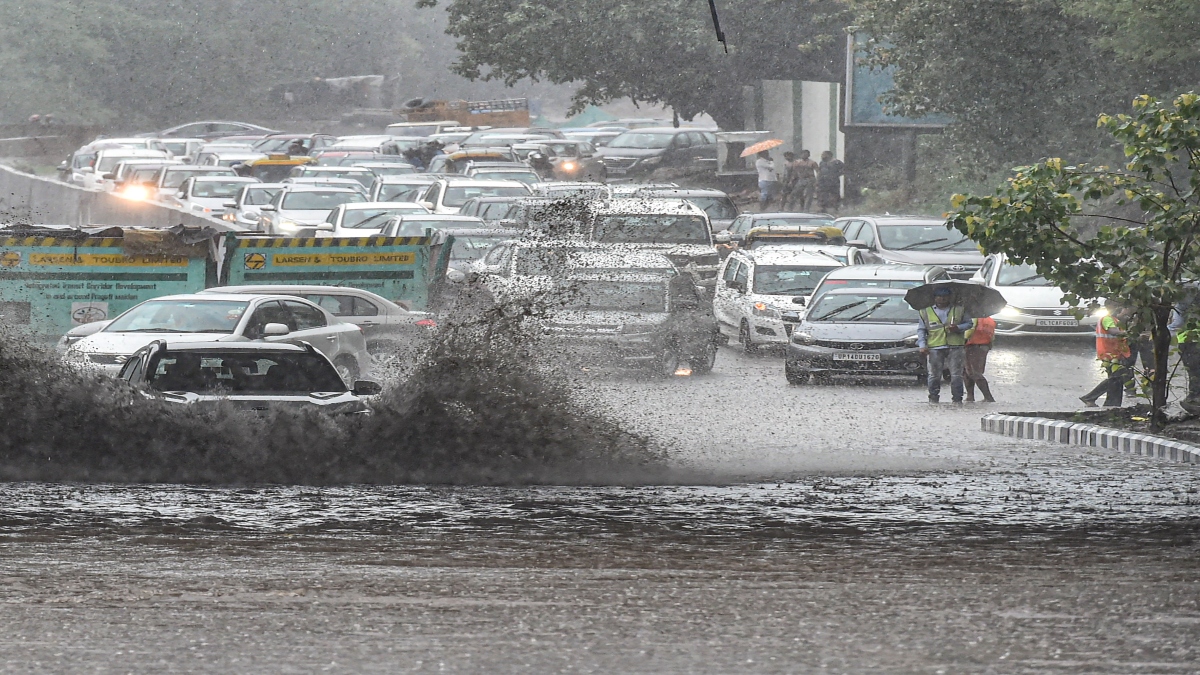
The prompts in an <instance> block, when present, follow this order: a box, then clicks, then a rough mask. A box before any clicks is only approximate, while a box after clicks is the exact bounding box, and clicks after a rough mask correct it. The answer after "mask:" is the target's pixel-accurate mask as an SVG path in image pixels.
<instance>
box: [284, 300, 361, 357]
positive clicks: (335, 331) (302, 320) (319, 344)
mask: <svg viewBox="0 0 1200 675" xmlns="http://www.w3.org/2000/svg"><path fill="white" fill-rule="evenodd" d="M282 302H283V306H284V307H285V308H286V309H287V311H288V313H289V314H291V316H292V324H291V325H290V326H289V328H291V329H292V332H291V333H289V334H288V335H286V336H284V337H286V338H288V339H287V342H291V343H292V344H300V342H307V343H309V344H310V345H312V346H313V347H315V348H316V349H317V350H318V351H320V352H321V353H323V354H325V356H328V357H329V360H330V361H334V360H336V358H337V357H338V356H339V355H341V353H342V352H343V351H345V350H346V347H348V345H342V344H340V342H339V341H340V340H341V337H342V336H341V332H342V331H341V330H340V329H339V328H338V324H334V325H333V326H330V325H329V322H328V321H327V320H326V319H325V314H324V313H323V312H321V311H320V310H319V309H317V308H316V307H313V306H312V305H309V304H307V303H304V302H299V301H297V300H284V301H282ZM292 326H294V328H293V327H292Z"/></svg>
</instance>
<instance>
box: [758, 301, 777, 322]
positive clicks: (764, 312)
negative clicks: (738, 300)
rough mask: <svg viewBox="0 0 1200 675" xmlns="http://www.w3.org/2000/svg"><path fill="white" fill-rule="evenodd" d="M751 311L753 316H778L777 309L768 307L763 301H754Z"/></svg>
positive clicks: (773, 317) (775, 317)
mask: <svg viewBox="0 0 1200 675" xmlns="http://www.w3.org/2000/svg"><path fill="white" fill-rule="evenodd" d="M753 312H754V316H765V317H767V318H768V319H778V318H779V310H777V309H775V308H774V307H768V306H767V303H765V302H756V303H754V309H753Z"/></svg>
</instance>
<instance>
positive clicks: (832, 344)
mask: <svg viewBox="0 0 1200 675" xmlns="http://www.w3.org/2000/svg"><path fill="white" fill-rule="evenodd" d="M816 345H817V346H818V347H829V348H830V349H847V350H850V351H861V350H868V351H870V350H872V349H895V348H896V347H905V346H907V345H905V344H904V341H903V340H901V341H899V342H864V341H862V340H856V341H854V342H843V341H838V340H817V341H816Z"/></svg>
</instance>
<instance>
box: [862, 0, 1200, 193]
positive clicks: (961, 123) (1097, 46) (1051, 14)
mask: <svg viewBox="0 0 1200 675" xmlns="http://www.w3.org/2000/svg"><path fill="white" fill-rule="evenodd" d="M1189 3H1190V4H1195V3H1191V2H1190V0H1173V1H1172V2H1171V3H1170V4H1189ZM1105 4H1107V5H1108V6H1110V7H1111V8H1116V7H1118V6H1120V7H1125V8H1126V9H1127V11H1126V12H1125V13H1124V14H1105V13H1104V12H1103V11H1100V10H1096V11H1092V10H1091V9H1089V10H1088V11H1083V10H1082V8H1085V7H1087V6H1089V5H1091V6H1092V7H1093V8H1094V7H1097V6H1100V5H1105ZM1146 4H1147V3H1141V2H1136V1H1135V0H1102V2H1100V3H1097V2H1096V0H856V2H855V9H856V11H857V22H858V29H859V30H863V31H865V32H867V33H869V34H870V35H873V36H875V37H876V38H878V39H877V41H876V42H874V43H873V44H872V50H871V53H870V54H869V56H868V60H869V61H870V62H871V63H874V64H877V65H880V66H885V65H891V66H895V68H896V71H895V82H896V88H895V89H894V90H893V91H892V93H891V95H890V96H889V97H888V98H887V100H886V101H885V103H886V104H887V105H888V106H890V107H891V108H893V109H895V110H897V111H899V112H902V113H904V114H908V115H919V114H922V113H925V112H930V111H935V112H942V113H948V114H950V115H952V116H954V118H955V119H956V123H955V124H953V125H951V127H950V128H949V129H948V130H947V134H948V136H949V138H950V139H951V140H952V141H953V143H954V146H955V149H956V152H957V154H958V157H959V160H960V161H961V162H962V163H964V164H965V165H968V166H970V165H979V166H980V167H981V168H982V169H984V170H987V169H991V168H993V167H997V166H1002V165H1003V166H1011V162H1019V161H1026V160H1027V158H1029V157H1031V156H1034V157H1036V156H1046V155H1058V156H1068V155H1069V156H1075V157H1086V158H1100V157H1107V153H1108V151H1109V148H1110V142H1111V139H1109V138H1106V137H1105V136H1104V135H1103V134H1099V133H1096V130H1095V127H1094V124H1093V121H1094V120H1093V119H1092V117H1091V115H1092V114H1093V111H1096V110H1104V109H1106V108H1112V107H1115V106H1117V105H1119V104H1121V103H1122V102H1123V101H1128V100H1129V99H1131V98H1132V97H1133V96H1134V95H1136V94H1137V93H1141V92H1154V93H1159V94H1170V93H1171V92H1173V91H1175V90H1176V88H1177V87H1179V86H1181V84H1187V85H1191V84H1194V83H1195V82H1196V81H1197V75H1198V74H1200V70H1198V69H1197V65H1196V64H1195V63H1194V61H1195V59H1194V58H1192V61H1193V63H1190V64H1188V65H1187V67H1178V68H1165V67H1152V66H1153V64H1152V63H1150V62H1149V61H1148V60H1147V55H1146V54H1145V53H1144V52H1142V51H1137V50H1138V49H1139V48H1138V47H1137V46H1136V45H1134V44H1133V43H1130V42H1129V41H1128V38H1129V37H1130V35H1131V34H1132V33H1133V32H1135V31H1140V34H1142V35H1144V39H1145V40H1147V41H1151V42H1152V41H1153V40H1152V38H1151V35H1152V34H1153V33H1154V31H1155V28H1154V27H1153V25H1152V22H1150V21H1149V20H1146V19H1145V16H1148V15H1154V13H1149V14H1147V15H1143V9H1142V8H1143V7H1144V6H1145V5H1146ZM1195 11H1196V10H1194V9H1192V10H1191V12H1192V13H1195ZM1120 17H1124V18H1123V19H1122V18H1120ZM1101 18H1103V19H1104V21H1102V20H1101ZM1164 20H1165V18H1164ZM1192 30H1193V31H1194V30H1195V28H1194V27H1193V28H1192ZM1157 43H1158V44H1160V45H1164V46H1163V47H1162V48H1161V49H1160V53H1162V54H1167V53H1173V52H1171V50H1182V51H1184V52H1186V53H1187V54H1189V55H1194V53H1195V47H1194V45H1195V41H1194V40H1191V39H1189V36H1188V34H1187V32H1186V31H1185V32H1179V31H1168V32H1163V33H1160V34H1158V36H1157ZM1118 44H1123V45H1127V46H1128V49H1127V50H1126V51H1124V52H1123V53H1124V54H1125V55H1126V56H1127V57H1128V58H1127V59H1125V60H1122V59H1121V58H1119V57H1118V56H1117V55H1116V54H1114V53H1113V49H1114V48H1115V46H1116V45H1118ZM1165 45H1170V46H1169V47H1167V46H1165Z"/></svg>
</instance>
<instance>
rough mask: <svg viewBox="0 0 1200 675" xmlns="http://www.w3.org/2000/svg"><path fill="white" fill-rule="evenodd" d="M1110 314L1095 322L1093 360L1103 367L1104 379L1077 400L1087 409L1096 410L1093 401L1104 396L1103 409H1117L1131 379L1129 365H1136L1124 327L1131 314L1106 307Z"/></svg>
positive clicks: (1112, 306) (1114, 307) (1127, 310)
mask: <svg viewBox="0 0 1200 675" xmlns="http://www.w3.org/2000/svg"><path fill="white" fill-rule="evenodd" d="M1106 306H1107V307H1108V309H1109V312H1110V314H1109V315H1108V316H1104V317H1101V318H1100V320H1099V321H1098V322H1096V358H1097V359H1099V360H1100V365H1101V366H1103V367H1104V371H1105V372H1106V373H1107V375H1108V376H1107V377H1106V378H1105V379H1104V381H1103V382H1101V383H1100V384H1098V385H1096V387H1095V388H1094V389H1092V390H1091V391H1089V392H1088V393H1086V394H1084V395H1083V396H1080V397H1079V400H1080V401H1083V404H1084V405H1086V406H1088V407H1089V408H1094V407H1096V400H1097V399H1099V398H1100V395H1101V394H1103V395H1104V407H1106V408H1120V407H1121V402H1122V400H1123V398H1124V396H1125V384H1126V383H1127V382H1129V381H1130V380H1132V379H1133V365H1134V364H1135V363H1137V352H1135V351H1133V350H1132V349H1130V348H1129V340H1128V338H1127V335H1126V333H1125V327H1124V324H1125V322H1126V321H1128V319H1129V317H1130V316H1131V315H1132V314H1133V310H1132V309H1131V308H1129V307H1118V306H1117V305H1116V304H1115V303H1112V302H1109V303H1106Z"/></svg>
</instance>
